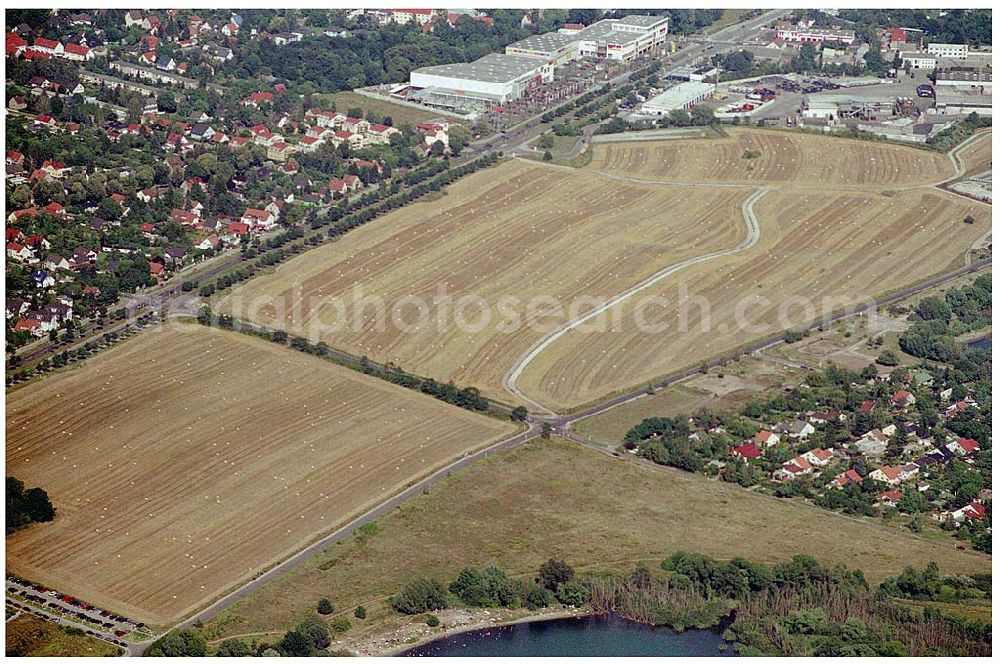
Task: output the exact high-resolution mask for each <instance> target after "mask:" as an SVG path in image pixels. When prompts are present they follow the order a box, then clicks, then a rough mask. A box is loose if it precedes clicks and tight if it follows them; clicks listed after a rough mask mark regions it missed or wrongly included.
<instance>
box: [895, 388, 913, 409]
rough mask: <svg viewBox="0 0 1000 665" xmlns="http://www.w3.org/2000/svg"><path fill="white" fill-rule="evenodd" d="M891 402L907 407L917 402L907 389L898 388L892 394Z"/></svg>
mask: <svg viewBox="0 0 1000 665" xmlns="http://www.w3.org/2000/svg"><path fill="white" fill-rule="evenodd" d="M891 400H892V403H893V404H895V405H896V406H901V407H904V408H905V407H908V406H913V405H914V404H916V403H917V398H916V397H914V396H913V393H911V392H910V391H909V390H905V389H903V388H900V389H899V390H897V391H896V392H895V393H893V395H892V398H891Z"/></svg>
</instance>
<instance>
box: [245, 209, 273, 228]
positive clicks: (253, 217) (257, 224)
mask: <svg viewBox="0 0 1000 665" xmlns="http://www.w3.org/2000/svg"><path fill="white" fill-rule="evenodd" d="M240 221H241V222H242V223H244V224H246V225H248V226H249V227H251V228H254V229H264V230H266V229H270V228H273V227H274V225H275V224H277V223H278V219H277V217H275V215H274V213H273V212H271V211H270V210H259V209H257V208H247V209H246V210H245V211H244V212H243V216H242V217H240Z"/></svg>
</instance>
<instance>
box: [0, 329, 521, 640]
mask: <svg viewBox="0 0 1000 665" xmlns="http://www.w3.org/2000/svg"><path fill="white" fill-rule="evenodd" d="M512 430H513V426H512V425H508V424H506V423H503V422H501V421H497V420H493V419H490V418H487V417H482V416H477V415H475V414H472V413H470V412H468V411H463V410H461V409H459V408H457V407H452V406H449V405H446V404H444V403H442V402H438V401H436V400H434V399H432V398H430V397H425V396H423V395H420V394H418V393H414V392H412V391H409V390H406V389H403V388H399V387H396V386H393V385H390V384H387V383H385V382H382V381H379V380H376V379H371V378H369V377H366V376H364V375H361V374H358V373H355V372H352V371H350V370H347V369H343V368H340V367H337V366H336V365H333V364H332V363H328V362H325V361H322V360H319V359H317V358H312V357H310V356H307V355H305V354H302V353H299V352H297V351H292V350H290V349H282V348H279V347H278V346H276V345H275V344H272V343H270V342H266V341H263V340H258V339H254V338H250V337H247V336H243V335H239V334H237V333H229V332H221V331H218V330H210V329H207V328H201V327H196V328H194V329H193V330H184V331H176V330H171V331H166V330H163V331H149V332H146V333H144V334H143V335H141V336H140V337H138V338H136V339H133V340H130V341H128V342H125V343H124V344H122V345H121V346H120V347H119V348H116V349H114V350H113V351H110V352H108V353H105V354H102V355H100V356H97V357H95V358H93V359H91V360H88V361H87V362H86V364H85V365H83V366H81V367H79V368H77V369H73V370H70V371H66V372H64V373H63V374H61V375H58V376H53V377H50V378H48V379H46V380H45V381H42V382H37V383H34V384H28V385H26V386H24V387H23V388H20V389H17V390H15V391H13V392H12V393H10V394H9V395H8V396H7V428H6V433H7V444H6V463H7V473H8V475H14V476H17V477H18V478H20V479H22V480H23V481H24V482H25V484H26V485H27V486H28V487H34V486H36V485H37V486H41V487H42V488H44V489H45V490H47V491H48V493H49V496H50V497H51V498H52V501H53V503H54V505H55V506H56V510H57V515H56V519H55V521H54V522H51V523H47V524H37V525H33V526H31V527H30V528H28V529H26V530H23V531H20V532H17V533H16V534H14V535H13V536H9V537H8V538H7V569H8V570H10V571H12V572H14V573H17V574H19V575H22V576H24V577H27V578H30V579H34V580H37V581H39V582H42V583H44V584H46V585H48V586H52V587H53V588H56V589H59V590H60V591H62V592H65V593H68V594H71V595H73V596H77V597H80V598H82V599H84V600H87V601H90V602H94V603H97V604H98V605H100V606H103V607H106V608H108V609H111V610H115V611H117V612H120V613H123V614H125V615H127V616H129V617H132V618H134V619H137V620H139V621H145V622H147V623H150V624H154V625H165V624H168V623H173V622H175V621H177V620H179V619H181V618H183V617H186V616H189V615H190V614H191V613H192V612H193V610H195V609H196V608H197V607H199V606H201V605H204V604H206V603H207V602H208V601H209V600H210V599H212V598H214V597H216V596H219V595H221V594H222V593H223V592H224V591H226V590H227V589H229V588H231V587H232V586H234V585H235V584H236V583H238V582H239V581H241V580H245V579H247V578H250V577H252V576H254V575H256V574H259V573H260V572H263V571H264V570H266V569H269V568H271V567H272V566H273V565H274V564H275V563H276V562H277V561H278V560H280V559H282V558H284V557H286V556H287V555H288V554H290V553H291V552H293V551H297V550H298V549H300V548H302V547H304V546H305V545H306V544H307V543H309V542H311V541H313V540H315V539H316V538H317V537H318V536H319V535H320V534H322V533H324V532H329V531H333V530H334V529H335V528H336V527H338V526H339V525H341V524H343V523H345V522H347V521H349V519H350V518H351V516H353V515H355V514H358V513H361V512H363V511H364V510H365V509H366V508H367V507H369V506H372V505H375V504H377V503H378V502H379V501H381V500H383V499H385V498H388V497H389V496H391V495H393V494H395V493H397V492H398V491H399V490H400V489H401V488H402V487H404V486H406V485H408V484H410V483H412V482H413V481H414V480H416V479H418V478H419V477H422V476H424V475H427V474H428V473H429V472H431V471H432V470H434V469H435V468H440V467H442V466H444V465H445V464H446V463H447V462H449V461H450V460H452V459H455V458H458V457H460V456H462V455H463V454H465V453H467V452H469V451H471V450H474V449H477V448H481V447H484V446H485V445H487V444H489V443H490V442H492V441H494V440H497V439H500V438H502V437H503V436H504V435H505V434H507V433H509V432H511V431H512Z"/></svg>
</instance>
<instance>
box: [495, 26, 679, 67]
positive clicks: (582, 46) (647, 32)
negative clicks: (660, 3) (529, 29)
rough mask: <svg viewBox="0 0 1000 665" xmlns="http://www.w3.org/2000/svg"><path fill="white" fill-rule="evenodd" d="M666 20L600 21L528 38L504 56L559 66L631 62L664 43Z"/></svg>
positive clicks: (509, 49) (513, 45)
mask: <svg viewBox="0 0 1000 665" xmlns="http://www.w3.org/2000/svg"><path fill="white" fill-rule="evenodd" d="M669 22H670V19H668V18H667V17H665V16H641V15H631V16H626V17H624V18H620V19H612V18H608V19H604V20H602V21H598V22H597V23H594V24H592V25H589V26H587V27H585V28H584V27H582V26H570V25H566V26H563V29H562V30H559V31H558V32H549V33H546V34H544V35H532V36H531V37H528V38H526V39H522V40H521V41H519V42H514V43H513V44H511V45H509V46H508V47H507V53H511V54H518V55H531V56H536V57H540V58H547V59H549V60H551V61H552V63H553V64H554V65H561V64H563V63H566V62H569V61H570V60H576V59H577V58H599V59H605V58H607V59H610V60H623V61H626V62H628V61H631V60H633V59H634V58H636V57H638V56H640V55H642V54H644V53H649V52H650V51H652V50H654V49H656V48H657V47H659V46H663V45H664V44H666V42H667V30H668V24H669Z"/></svg>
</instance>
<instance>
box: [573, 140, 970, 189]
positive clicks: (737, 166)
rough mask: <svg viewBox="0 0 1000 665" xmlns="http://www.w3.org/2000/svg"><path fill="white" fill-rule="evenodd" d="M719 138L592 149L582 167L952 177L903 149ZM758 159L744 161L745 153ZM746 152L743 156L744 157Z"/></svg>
mask: <svg viewBox="0 0 1000 665" xmlns="http://www.w3.org/2000/svg"><path fill="white" fill-rule="evenodd" d="M726 132H727V133H728V134H729V136H728V137H726V138H719V139H711V140H704V139H682V140H670V141H642V142H634V143H596V144H594V146H593V151H594V152H593V159H591V161H590V164H589V165H588V166H587V167H586V169H587V170H590V171H601V172H606V173H612V174H617V175H622V176H630V177H634V178H639V179H648V180H654V181H662V182H677V183H686V182H690V183H706V182H718V183H745V184H754V183H758V184H782V185H786V186H788V185H802V186H818V187H821V188H824V189H827V190H829V189H835V188H848V187H849V188H866V189H884V188H888V187H905V186H913V185H922V184H931V183H937V182H941V181H943V180H947V179H948V178H950V177H951V176H953V175H954V170H953V168H952V166H951V163H950V161H949V160H948V158H947V157H946V156H945V155H942V154H939V153H933V152H930V151H927V150H917V149H914V148H907V147H905V146H897V145H890V144H886V143H877V142H874V141H854V140H848V139H843V138H835V137H825V136H810V135H807V134H793V133H791V132H780V131H767V130H760V129H730V128H727V129H726ZM753 152H757V153H760V154H759V156H757V157H753V158H749V159H748V158H747V157H748V156H749V153H753ZM745 154H747V157H745V156H744V155H745Z"/></svg>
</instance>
